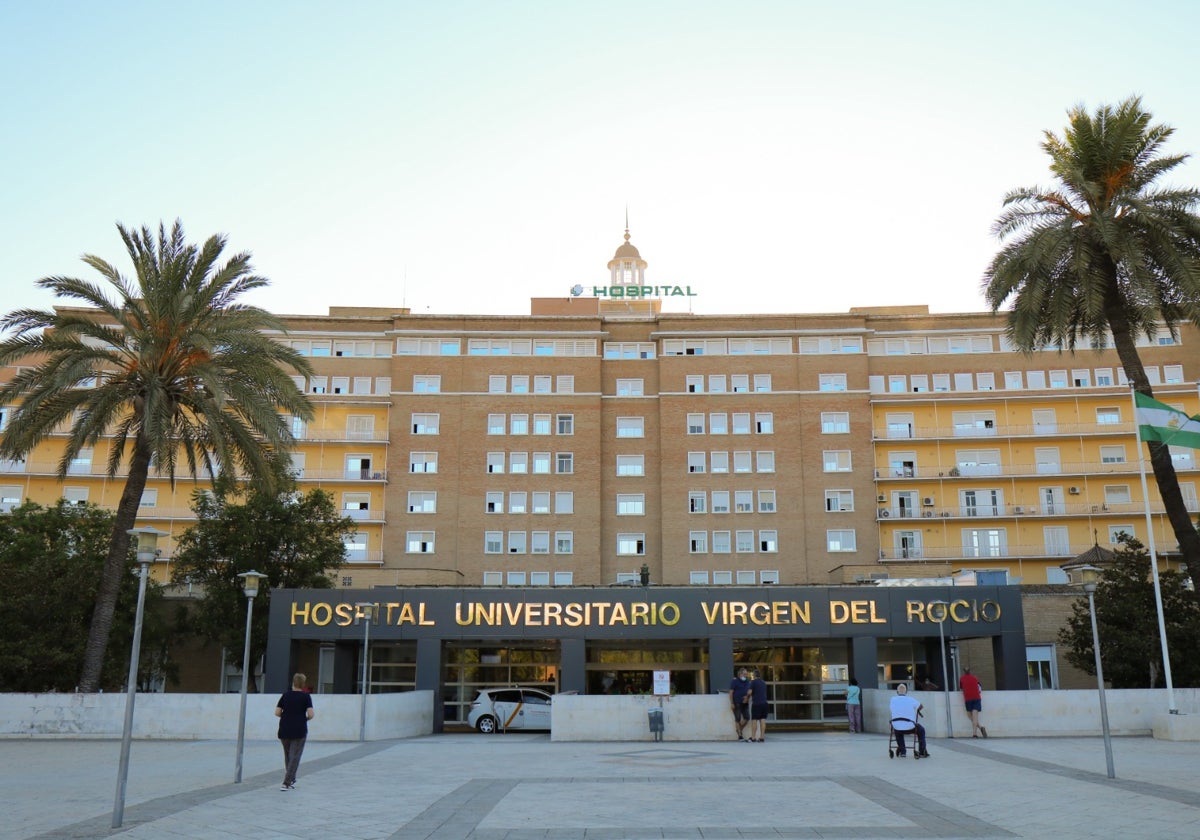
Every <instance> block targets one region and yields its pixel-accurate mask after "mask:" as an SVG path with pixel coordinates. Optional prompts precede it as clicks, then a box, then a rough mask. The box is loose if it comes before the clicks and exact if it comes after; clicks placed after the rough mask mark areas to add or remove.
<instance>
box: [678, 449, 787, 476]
mask: <svg viewBox="0 0 1200 840" xmlns="http://www.w3.org/2000/svg"><path fill="white" fill-rule="evenodd" d="M732 455H733V462H732V463H733V472H735V473H752V472H760V473H773V472H775V453H774V452H772V451H762V450H759V451H755V452H749V451H743V452H734V453H732ZM729 456H730V453H729V452H689V453H688V454H687V471H688V472H689V473H704V472H711V473H713V474H721V473H727V472H729V471H730V469H729V465H730V458H729Z"/></svg>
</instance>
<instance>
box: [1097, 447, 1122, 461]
mask: <svg viewBox="0 0 1200 840" xmlns="http://www.w3.org/2000/svg"><path fill="white" fill-rule="evenodd" d="M1100 463H1102V464H1124V463H1125V447H1124V446H1101V447H1100Z"/></svg>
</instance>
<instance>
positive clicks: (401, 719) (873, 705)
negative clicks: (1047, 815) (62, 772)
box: [0, 688, 1200, 741]
mask: <svg viewBox="0 0 1200 840" xmlns="http://www.w3.org/2000/svg"><path fill="white" fill-rule="evenodd" d="M913 694H914V696H915V697H917V698H918V699H919V700H920V701H921V703H923V704H924V706H925V716H924V717H923V718H922V722H923V723H924V724H925V727H926V729H927V730H928V733H929V735H930V737H933V738H942V737H945V735H946V717H945V715H946V707H945V705H944V700H945V697H946V695H945V694H943V693H941V692H936V693H935V692H927V691H918V692H913ZM891 697H892V692H888V691H877V690H869V689H868V690H864V691H863V720H864V723H865V725H866V728H867V731H869V732H876V733H880V734H883V733H886V732H887V722H888V702H889V701H890V699H891ZM1105 697H1106V699H1107V701H1108V717H1109V728H1110V730H1111V732H1112V734H1113V735H1151V734H1153V735H1154V737H1156V738H1159V739H1164V740H1174V741H1200V689H1195V688H1185V689H1176V690H1175V701H1176V706H1177V707H1178V709H1179V712H1180V714H1178V715H1168V714H1167V706H1168V704H1167V693H1166V691H1165V690H1164V689H1121V690H1110V691H1107V692H1105ZM949 698H950V714H951V725H952V727H953V730H954V735H955V737H958V738H963V737H970V734H971V724H970V720H969V718H968V717H967V713H966V712H965V711H964V710H963V707H962V699H961V698H962V695H961V694H958V693H957V692H955V693H951V694H950V695H949ZM240 699H241V698H240V697H239V696H238V695H237V694H139V695H138V696H137V702H136V705H135V707H134V716H133V724H134V726H133V737H135V738H139V739H179V740H202V739H217V740H225V739H228V740H233V739H236V738H237V729H238V711H239V705H240ZM277 699H278V697H277V696H275V695H266V694H251V695H248V696H247V698H246V738H247V739H248V740H268V739H273V738H275V732H276V725H277V720H276V718H275V714H274V711H275V701H276V700H277ZM361 701H362V698H361V696H360V695H355V694H320V695H314V696H313V705H314V706H315V708H316V716H315V717H314V718H313V721H312V723H311V724H310V725H309V738H310V739H312V740H314V741H357V740H358V731H359V720H360V718H359V716H360V713H361V708H362V705H361ZM433 704H434V699H433V692H431V691H411V692H404V693H399V694H373V695H370V696H369V697H368V698H367V725H366V737H367V740H369V741H374V740H385V739H392V738H411V737H416V736H420V735H429V734H431V733H432V732H433ZM658 708H660V700H659V698H657V697H650V696H640V695H639V696H618V697H609V696H601V695H584V694H560V695H558V696H557V697H555V698H554V705H553V707H552V714H553V726H554V729H553V731H552V733H551V739H552V740H554V741H651V740H653V736H652V735H651V733H650V726H649V716H648V712H649V710H650V709H658ZM661 708H662V710H663V722H664V732H663V740H664V741H727V740H733V739H734V738H735V737H736V736H735V734H734V729H733V720H732V715H731V714H730V711H729V700H728V698H727V697H726V696H725V695H724V694H700V695H691V694H686V695H677V696H674V697H664V698H662V700H661ZM980 719H981V721H982V723H983V725H984V726H986V727H987V728H988V733H989V734H990V735H991V736H992V737H994V738H995V737H999V738H1006V737H1007V738H1012V737H1025V736H1035V737H1040V736H1095V735H1099V734H1100V733H1101V731H1100V706H1099V701H1098V699H1097V694H1096V692H1095V691H1094V690H1092V691H1083V690H1077V691H1076V690H1073V691H991V692H984V696H983V714H982V715H981V717H980ZM124 720H125V695H124V694H0V737H8V738H14V737H17V738H19V737H64V738H119V737H120V736H121V730H122V727H123V726H124ZM770 726H771V722H770V721H768V732H769V731H770Z"/></svg>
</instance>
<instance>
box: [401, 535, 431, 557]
mask: <svg viewBox="0 0 1200 840" xmlns="http://www.w3.org/2000/svg"><path fill="white" fill-rule="evenodd" d="M433 536H434V534H433V531H409V532H408V534H407V536H406V537H405V540H404V542H405V544H406V545H407V546H408V548H407V551H408V553H409V554H433Z"/></svg>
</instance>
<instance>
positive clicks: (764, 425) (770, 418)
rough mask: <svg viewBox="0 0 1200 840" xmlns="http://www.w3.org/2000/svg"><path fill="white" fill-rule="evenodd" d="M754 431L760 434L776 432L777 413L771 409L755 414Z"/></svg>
mask: <svg viewBox="0 0 1200 840" xmlns="http://www.w3.org/2000/svg"><path fill="white" fill-rule="evenodd" d="M754 431H755V432H757V433H758V434H760V435H769V434H773V433H774V432H775V415H774V414H772V413H771V412H769V411H760V412H758V413H757V414H755V415H754Z"/></svg>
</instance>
